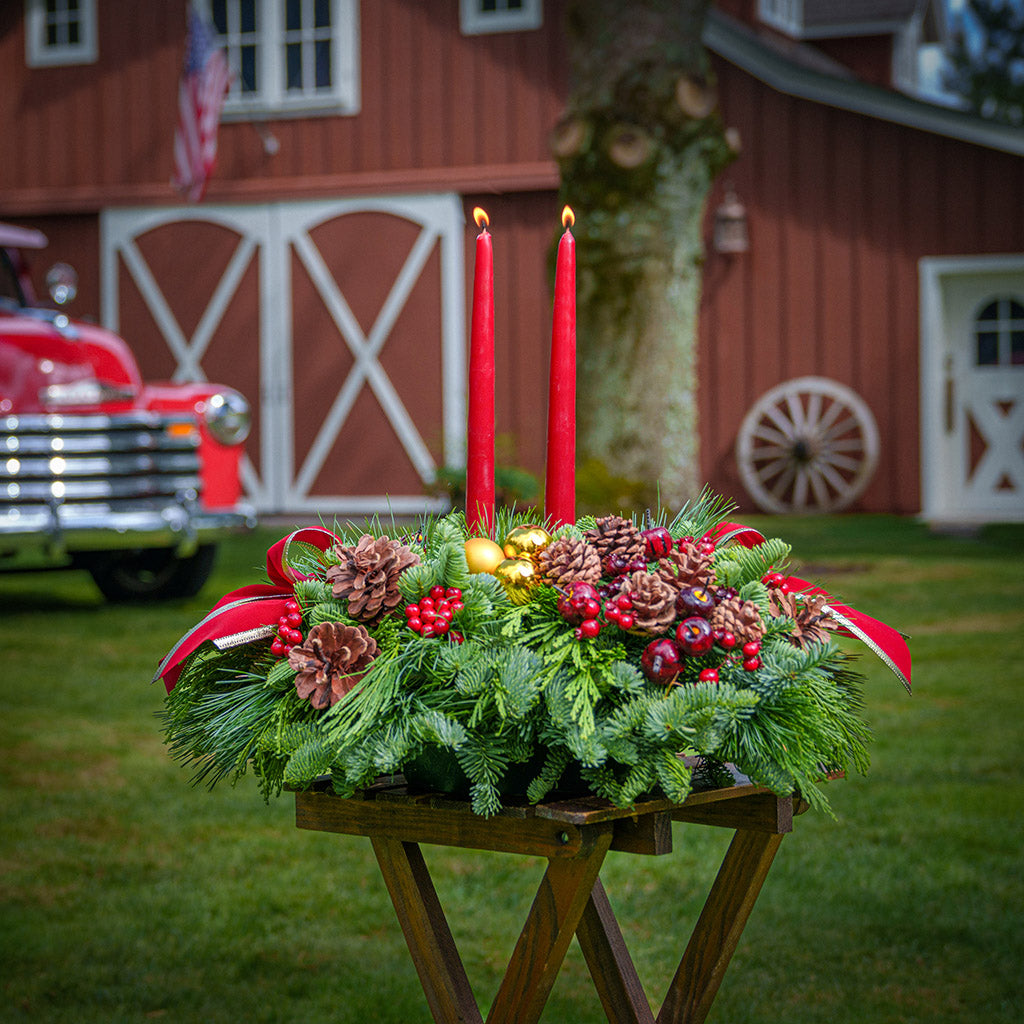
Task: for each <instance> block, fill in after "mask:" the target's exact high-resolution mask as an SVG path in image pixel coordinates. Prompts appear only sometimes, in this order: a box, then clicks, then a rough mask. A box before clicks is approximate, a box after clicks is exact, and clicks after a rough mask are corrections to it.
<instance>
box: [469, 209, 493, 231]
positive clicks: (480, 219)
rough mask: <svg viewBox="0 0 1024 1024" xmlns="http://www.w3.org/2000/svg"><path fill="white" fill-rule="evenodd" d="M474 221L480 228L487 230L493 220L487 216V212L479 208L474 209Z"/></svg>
mask: <svg viewBox="0 0 1024 1024" xmlns="http://www.w3.org/2000/svg"><path fill="white" fill-rule="evenodd" d="M473 220H475V221H476V226H477V227H478V228H485V227H487V225H488V224H490V223H491V218H490V217H488V216H487V211H486V210H483V209H481V208H480V207H479V206H474V207H473Z"/></svg>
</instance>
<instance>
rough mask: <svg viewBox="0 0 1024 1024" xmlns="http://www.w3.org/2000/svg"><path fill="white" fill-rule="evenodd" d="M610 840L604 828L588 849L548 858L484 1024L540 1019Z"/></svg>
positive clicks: (525, 1022) (517, 1023) (514, 1023)
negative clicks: (578, 852)
mask: <svg viewBox="0 0 1024 1024" xmlns="http://www.w3.org/2000/svg"><path fill="white" fill-rule="evenodd" d="M611 841H612V832H611V830H610V829H609V830H607V831H605V832H603V833H602V834H599V835H596V836H595V839H594V845H593V847H592V848H591V849H590V850H589V852H587V853H585V854H582V855H581V856H579V857H575V858H566V859H555V858H551V859H549V860H548V867H547V871H545V872H544V877H543V878H542V879H541V883H540V886H539V887H538V889H537V895H536V897H535V899H534V901H533V906H532V907H531V908H530V913H529V914H528V915H527V918H526V923H525V924H524V925H523V930H522V932H521V933H520V935H519V941H518V942H517V943H516V948H515V950H514V951H513V953H512V959H511V960H510V961H509V965H508V969H507V970H506V971H505V977H504V978H503V979H502V982H501V987H500V988H499V989H498V994H497V995H496V996H495V997H494V1002H493V1003H492V1005H491V1010H490V1013H489V1014H488V1015H487V1024H536V1022H537V1021H538V1020H539V1019H540V1015H541V1013H542V1012H543V1010H544V1004H545V1003H546V1002H547V998H548V995H549V994H550V993H551V986H552V985H554V983H555V978H556V977H557V975H558V971H559V968H560V967H561V966H562V961H563V960H564V959H565V954H566V951H567V950H568V948H569V944H570V943H571V942H572V937H573V935H574V934H575V932H576V928H577V926H578V925H579V922H580V918H581V917H582V916H583V911H584V908H585V907H586V906H587V903H588V901H589V900H590V894H591V890H592V889H593V887H594V883H595V882H596V881H597V874H598V872H599V871H600V870H601V865H602V863H603V862H604V856H605V854H606V853H607V852H608V847H609V846H610V844H611Z"/></svg>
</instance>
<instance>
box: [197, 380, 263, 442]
mask: <svg viewBox="0 0 1024 1024" xmlns="http://www.w3.org/2000/svg"><path fill="white" fill-rule="evenodd" d="M203 416H204V418H205V419H206V425H207V426H208V427H209V428H210V433H211V434H213V436H214V437H215V438H216V439H217V440H218V441H220V443H221V444H241V443H242V442H243V441H244V440H245V439H246V438H247V437H248V436H249V427H250V426H251V425H252V411H251V410H250V409H249V403H248V402H247V401H246V400H245V399H244V398H243V397H242V396H241V395H240V394H239V393H238V392H237V391H233V390H231V389H230V388H225V389H224V390H223V391H218V392H217V393H216V394H214V395H211V396H210V397H209V398H208V399H206V402H205V408H204V409H203Z"/></svg>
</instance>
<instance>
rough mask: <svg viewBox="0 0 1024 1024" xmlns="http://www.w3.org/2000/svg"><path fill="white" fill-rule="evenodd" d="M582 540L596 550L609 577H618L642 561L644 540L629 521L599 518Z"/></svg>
mask: <svg viewBox="0 0 1024 1024" xmlns="http://www.w3.org/2000/svg"><path fill="white" fill-rule="evenodd" d="M583 536H584V538H585V539H586V540H587V541H588V542H589V543H590V544H592V545H593V546H594V547H595V548H597V553H598V555H599V556H600V558H601V564H602V565H603V567H604V568H605V570H607V572H608V575H609V576H619V575H621V574H622V573H624V572H626V571H628V570H629V568H630V566H632V565H634V564H635V563H636V562H643V561H644V550H645V548H644V538H643V537H642V536H641V534H640V531H639V530H638V529H637V527H636V525H635V524H634V523H633V521H632V520H631V519H623V518H622V516H601V518H599V519H598V520H597V521H596V525H595V526H594V529H592V530H587V532H586V533H584V535H583Z"/></svg>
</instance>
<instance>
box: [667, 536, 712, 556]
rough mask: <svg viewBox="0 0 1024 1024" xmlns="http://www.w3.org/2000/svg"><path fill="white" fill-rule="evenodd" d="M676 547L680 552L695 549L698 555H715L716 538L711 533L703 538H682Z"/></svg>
mask: <svg viewBox="0 0 1024 1024" xmlns="http://www.w3.org/2000/svg"><path fill="white" fill-rule="evenodd" d="M676 547H678V548H679V550H680V551H686V550H687V548H693V549H694V551H696V552H697V553H698V554H701V555H713V554H714V553H715V538H714V537H712V536H711V534H710V533H705V534H704V536H703V537H680V538H679V543H678V544H677V545H676Z"/></svg>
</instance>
